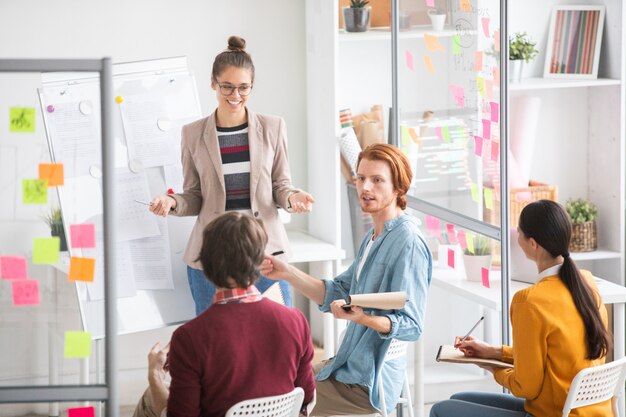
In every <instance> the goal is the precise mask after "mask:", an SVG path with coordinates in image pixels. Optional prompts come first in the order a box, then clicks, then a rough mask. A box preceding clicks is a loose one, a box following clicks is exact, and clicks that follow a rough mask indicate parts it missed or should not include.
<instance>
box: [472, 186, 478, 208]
mask: <svg viewBox="0 0 626 417" xmlns="http://www.w3.org/2000/svg"><path fill="white" fill-rule="evenodd" d="M470 189H471V190H472V201H473V202H475V203H478V184H475V183H472V185H471V186H470Z"/></svg>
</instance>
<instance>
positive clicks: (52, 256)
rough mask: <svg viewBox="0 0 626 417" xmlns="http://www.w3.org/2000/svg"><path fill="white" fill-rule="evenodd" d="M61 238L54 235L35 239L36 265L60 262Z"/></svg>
mask: <svg viewBox="0 0 626 417" xmlns="http://www.w3.org/2000/svg"><path fill="white" fill-rule="evenodd" d="M60 248H61V239H59V238H58V237H57V236H54V237H38V238H35V239H33V263H34V264H35V265H47V264H52V265H54V264H56V263H57V262H59V249H60Z"/></svg>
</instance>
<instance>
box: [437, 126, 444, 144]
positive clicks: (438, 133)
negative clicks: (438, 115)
mask: <svg viewBox="0 0 626 417" xmlns="http://www.w3.org/2000/svg"><path fill="white" fill-rule="evenodd" d="M435 133H436V134H437V137H438V138H439V141H440V142H443V134H442V133H441V126H437V127H436V128H435Z"/></svg>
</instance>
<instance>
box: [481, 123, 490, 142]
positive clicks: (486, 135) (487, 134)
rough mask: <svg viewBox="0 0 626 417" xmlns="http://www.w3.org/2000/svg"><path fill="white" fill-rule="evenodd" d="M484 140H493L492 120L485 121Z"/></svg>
mask: <svg viewBox="0 0 626 417" xmlns="http://www.w3.org/2000/svg"><path fill="white" fill-rule="evenodd" d="M483 138H485V139H491V120H489V119H483Z"/></svg>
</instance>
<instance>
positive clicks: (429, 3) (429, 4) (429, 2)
mask: <svg viewBox="0 0 626 417" xmlns="http://www.w3.org/2000/svg"><path fill="white" fill-rule="evenodd" d="M426 7H435V0H426Z"/></svg>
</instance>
